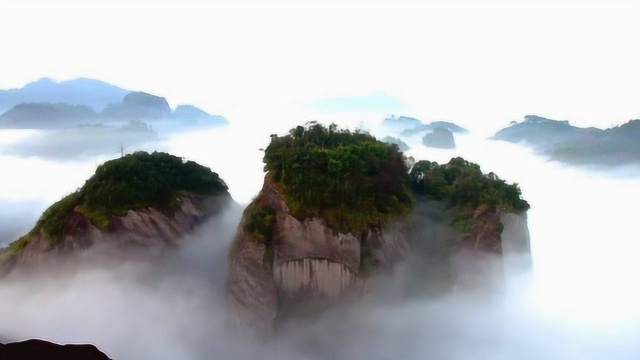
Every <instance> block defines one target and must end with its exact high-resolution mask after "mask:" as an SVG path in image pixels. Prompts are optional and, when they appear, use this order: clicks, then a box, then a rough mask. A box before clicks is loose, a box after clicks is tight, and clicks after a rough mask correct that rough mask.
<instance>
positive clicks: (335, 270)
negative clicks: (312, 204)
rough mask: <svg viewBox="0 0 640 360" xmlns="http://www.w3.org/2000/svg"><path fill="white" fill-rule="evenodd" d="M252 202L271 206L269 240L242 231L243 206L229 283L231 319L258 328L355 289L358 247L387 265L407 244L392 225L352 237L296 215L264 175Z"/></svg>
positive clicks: (260, 331)
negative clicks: (257, 238) (272, 219)
mask: <svg viewBox="0 0 640 360" xmlns="http://www.w3.org/2000/svg"><path fill="white" fill-rule="evenodd" d="M254 205H256V206H266V207H269V208H270V209H272V210H274V211H275V214H276V215H275V223H274V224H273V231H272V233H271V236H270V242H269V243H268V244H263V243H260V242H259V241H257V240H255V239H252V238H251V237H250V236H249V235H248V234H246V233H245V232H244V229H243V227H244V224H245V223H246V222H247V219H248V217H249V214H248V212H249V211H250V210H247V211H245V214H244V215H243V218H242V220H241V223H240V226H239V228H238V233H237V236H236V238H235V240H234V244H233V247H232V250H231V253H230V265H229V274H228V279H229V281H228V289H229V304H230V308H231V317H232V322H233V323H234V324H236V325H237V326H240V327H241V328H249V329H252V330H253V331H254V332H256V333H258V334H262V335H263V334H268V333H270V332H271V331H272V330H273V325H274V323H276V322H278V321H280V320H286V319H287V318H289V317H292V316H300V315H302V316H304V315H310V314H314V313H317V312H318V311H322V309H324V308H326V307H327V305H328V304H332V303H335V302H340V301H341V300H342V299H344V298H346V297H348V296H350V295H351V294H354V293H356V292H357V282H358V277H359V273H360V269H361V265H362V264H361V260H362V257H363V253H362V251H363V250H364V251H366V252H367V255H366V256H371V257H372V258H374V259H375V260H374V261H375V262H376V264H377V265H384V266H389V267H390V266H391V265H392V263H393V262H394V261H396V260H398V259H400V258H403V257H404V256H406V253H407V251H408V248H409V245H408V242H407V241H406V239H405V238H404V237H403V235H402V234H401V232H400V231H399V229H398V228H397V227H390V229H382V228H379V229H370V231H368V233H366V234H364V235H363V236H361V237H356V236H354V235H353V234H351V233H348V234H342V233H339V232H337V231H335V230H333V229H331V228H329V227H328V226H327V224H326V222H325V221H324V220H323V219H321V218H306V219H302V220H301V219H297V218H295V217H294V216H293V215H292V214H291V213H290V211H289V208H288V207H287V206H286V203H285V202H284V200H283V199H282V197H281V196H280V193H279V189H278V187H277V185H275V184H274V183H272V182H271V181H270V180H269V178H268V176H267V178H266V179H265V185H264V186H263V189H262V191H261V193H260V195H259V196H258V198H257V200H256V204H254ZM248 209H250V208H248Z"/></svg>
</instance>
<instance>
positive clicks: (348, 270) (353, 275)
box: [228, 125, 530, 335]
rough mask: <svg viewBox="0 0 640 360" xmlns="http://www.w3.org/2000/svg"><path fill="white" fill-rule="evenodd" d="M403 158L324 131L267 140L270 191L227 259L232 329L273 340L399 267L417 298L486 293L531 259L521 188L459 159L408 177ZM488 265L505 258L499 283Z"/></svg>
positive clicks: (421, 166)
mask: <svg viewBox="0 0 640 360" xmlns="http://www.w3.org/2000/svg"><path fill="white" fill-rule="evenodd" d="M381 144H382V145H381ZM397 152H398V150H397V147H395V146H390V145H386V144H383V143H380V142H377V141H376V140H375V139H374V138H372V137H370V136H368V135H366V134H358V133H356V134H350V133H349V132H348V131H342V132H341V131H336V130H335V128H332V127H330V128H329V129H324V128H322V127H321V126H320V125H312V126H309V127H307V128H302V127H298V128H296V129H293V130H292V131H291V133H290V135H288V136H285V137H283V138H280V137H277V136H274V137H272V142H271V144H270V145H269V147H268V148H267V149H266V150H265V163H266V166H265V170H268V173H267V174H266V176H265V181H264V185H263V188H262V190H261V192H260V194H259V195H258V197H257V198H256V199H255V200H254V201H253V202H252V203H251V204H250V205H249V206H248V207H247V209H246V210H245V212H244V214H243V217H242V220H241V223H240V226H239V227H238V232H237V234H236V237H235V239H234V242H233V245H232V249H231V251H230V255H229V256H230V264H229V272H228V290H229V305H230V308H231V311H230V313H231V316H232V319H233V322H234V323H235V326H236V327H238V328H240V329H247V328H248V329H251V330H252V331H253V332H255V333H257V334H260V335H265V334H269V333H271V332H272V331H273V330H274V328H275V327H277V326H278V325H279V324H280V323H284V322H286V321H288V320H290V319H292V318H300V317H308V316H314V315H317V314H318V313H320V312H322V311H324V310H325V309H327V308H329V307H331V306H334V305H336V304H339V303H343V302H345V301H349V300H352V299H358V298H361V297H362V296H364V295H366V294H368V293H369V292H371V291H372V289H374V288H375V287H376V286H379V285H380V284H379V282H378V280H379V279H380V277H379V275H380V274H389V273H390V272H391V271H392V270H394V269H395V268H396V267H397V265H400V264H404V265H406V264H407V263H409V262H411V263H412V265H411V267H412V269H411V274H407V276H409V277H411V276H414V277H415V281H412V283H411V286H410V288H411V291H417V289H419V288H420V289H424V291H427V292H430V291H435V290H434V289H437V288H440V289H445V290H444V291H447V290H446V289H449V290H451V289H453V288H454V287H464V288H467V289H468V288H473V287H478V288H491V286H492V285H493V283H495V278H496V277H500V276H501V275H504V273H503V271H515V270H513V268H514V267H511V264H506V263H503V262H502V261H501V259H502V257H503V255H505V254H521V255H523V257H524V258H528V257H529V256H530V254H529V233H528V229H527V221H526V210H527V209H528V207H529V205H528V204H527V203H526V201H524V200H522V199H521V197H520V190H519V189H518V187H517V186H516V185H508V184H506V183H505V182H504V181H503V180H500V179H499V178H498V177H497V176H495V174H488V175H485V174H482V172H481V171H480V168H479V166H478V165H475V164H472V163H469V162H467V161H465V160H463V159H461V158H456V159H452V160H451V162H449V163H448V164H445V165H438V164H436V163H431V162H426V161H421V162H418V163H416V164H414V165H413V166H412V170H411V172H410V173H408V169H407V168H406V167H405V165H404V162H403V159H402V156H400V157H398V153H397ZM349 154H356V156H355V157H353V158H351V157H349ZM290 159H300V160H298V162H296V161H290ZM342 163H348V164H349V166H346V167H343V166H341V165H342ZM376 165H377V166H378V167H377V168H376V167H375V166H376ZM383 167H384V169H383ZM323 174H324V175H323ZM407 192H410V195H409V199H407V198H406V197H405V195H407ZM489 258H491V259H492V261H493V260H495V259H498V261H493V263H497V264H498V268H499V269H498V274H496V273H495V272H494V273H493V274H487V273H486V272H484V268H483V264H484V262H485V260H486V259H489ZM461 259H463V260H461ZM461 261H462V262H463V263H464V264H463V265H464V266H462V267H458V266H456V262H461ZM524 262H525V263H526V261H524ZM515 265H519V264H515ZM380 286H383V285H380ZM490 291H491V290H490ZM400 296H402V295H400Z"/></svg>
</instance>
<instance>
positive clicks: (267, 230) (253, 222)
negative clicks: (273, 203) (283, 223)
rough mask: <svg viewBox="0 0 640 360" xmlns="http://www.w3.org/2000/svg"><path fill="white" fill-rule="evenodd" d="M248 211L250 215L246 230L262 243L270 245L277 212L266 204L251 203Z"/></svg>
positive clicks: (245, 226)
mask: <svg viewBox="0 0 640 360" xmlns="http://www.w3.org/2000/svg"><path fill="white" fill-rule="evenodd" d="M254 204H258V203H257V202H256V203H254ZM247 213H248V214H249V216H248V218H247V222H246V223H245V224H244V230H245V232H246V233H247V235H248V236H249V237H250V238H252V239H255V240H257V241H258V242H260V243H262V244H266V245H270V244H271V235H272V233H273V225H274V224H275V221H276V212H275V211H274V210H273V209H271V208H269V207H267V206H264V205H250V207H249V208H248V209H247Z"/></svg>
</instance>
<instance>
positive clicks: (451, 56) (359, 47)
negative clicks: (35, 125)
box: [0, 0, 640, 129]
mask: <svg viewBox="0 0 640 360" xmlns="http://www.w3.org/2000/svg"><path fill="white" fill-rule="evenodd" d="M260 4H266V5H260ZM295 4H297V5H295ZM300 4H304V5H300ZM345 4H346V5H345ZM425 4H426V5H425ZM474 4H476V5H474ZM638 4H640V2H636V1H630V0H629V1H624V0H619V1H604V0H603V1H595V0H594V1H570V0H565V1H473V2H471V1H431V2H429V1H423V2H419V1H411V0H405V1H391V0H389V1H373V2H371V1H358V0H351V1H337V0H336V1H314V2H293V1H279V2H273V1H266V2H256V1H236V2H231V1H226V2H224V1H223V2H220V1H218V2H215V1H198V0H190V1H177V0H176V1H169V0H166V1H145V0H138V1H123V0H119V1H93V2H88V1H77V0H76V1H37V0H29V1H22V0H21V1H18V0H0V33H1V34H2V37H0V45H1V46H2V52H1V54H2V55H0V71H1V72H0V74H1V75H0V88H3V89H6V88H14V87H21V86H23V85H25V84H26V83H28V82H31V81H34V80H36V79H38V78H40V77H44V76H46V77H51V78H54V79H56V80H69V79H73V78H76V77H90V78H97V79H100V80H103V81H107V82H110V83H113V84H115V85H118V86H121V87H124V88H127V89H132V90H143V91H147V92H150V93H154V94H157V95H160V96H164V97H166V98H167V100H168V101H169V103H170V104H171V105H172V106H176V105H178V104H180V103H191V104H194V105H197V106H199V107H202V108H203V109H205V110H207V111H209V112H211V113H217V114H222V115H225V116H227V117H228V118H229V120H230V121H231V122H234V121H236V122H247V121H255V122H260V121H267V120H265V119H268V121H278V119H279V118H280V117H286V116H284V115H283V114H288V116H289V117H295V116H296V115H295V114H305V115H304V116H321V115H310V114H308V113H306V112H305V109H304V105H303V104H306V103H309V102H313V101H317V100H320V99H322V98H327V97H330V98H335V97H357V96H369V95H372V94H380V93H383V94H387V95H388V96H390V97H394V98H396V99H397V100H398V101H399V102H401V103H402V104H405V105H406V106H407V108H408V109H409V110H408V111H407V113H406V114H397V115H409V116H414V117H418V118H420V119H423V120H425V121H429V120H435V119H443V120H451V121H455V122H458V123H460V124H462V125H464V126H467V127H471V128H472V129H473V128H480V127H485V126H487V127H492V128H493V127H500V126H506V125H507V124H508V122H509V121H510V120H517V119H520V118H522V116H523V115H526V114H538V115H542V116H546V117H550V118H555V119H567V120H570V121H571V122H572V123H573V124H576V125H580V126H590V125H597V126H601V127H608V126H611V125H616V124H621V123H623V122H626V121H627V120H630V119H632V118H640V86H638V85H639V84H640V66H639V65H638V55H639V52H640V51H639V50H638V49H639V48H640V47H639V46H638V35H639V34H640V33H639V31H638V28H637V20H638V19H639V18H640V5H638ZM300 116H302V117H304V116H303V115H300ZM307 120H309V119H307V118H304V119H300V122H305V121H307Z"/></svg>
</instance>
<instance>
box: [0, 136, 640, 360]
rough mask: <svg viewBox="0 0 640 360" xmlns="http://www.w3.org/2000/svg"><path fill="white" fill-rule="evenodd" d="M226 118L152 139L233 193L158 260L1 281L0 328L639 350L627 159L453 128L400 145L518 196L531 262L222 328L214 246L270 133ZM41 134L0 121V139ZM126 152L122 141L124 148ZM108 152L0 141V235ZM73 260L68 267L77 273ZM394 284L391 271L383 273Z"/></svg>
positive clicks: (417, 353) (227, 351)
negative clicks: (255, 331)
mask: <svg viewBox="0 0 640 360" xmlns="http://www.w3.org/2000/svg"><path fill="white" fill-rule="evenodd" d="M264 128H265V129H264V131H252V129H248V128H246V127H242V126H233V125H231V126H229V127H226V128H221V129H214V130H211V131H199V132H197V133H192V134H181V135H178V136H175V137H171V138H169V139H168V140H166V141H163V142H159V143H157V149H158V150H163V151H168V152H171V153H173V154H175V155H179V156H184V157H186V158H189V159H191V160H195V161H198V162H200V163H202V164H204V165H206V166H209V167H211V168H212V170H214V171H216V172H218V173H219V174H220V176H221V177H222V178H223V179H224V180H225V181H226V182H227V184H228V185H229V187H230V192H231V194H232V196H233V197H234V199H235V200H236V201H237V202H238V203H239V204H240V205H239V206H237V207H234V208H232V209H230V210H229V211H227V212H226V213H225V214H224V216H223V217H221V218H218V219H215V220H212V221H210V222H209V223H207V224H205V225H204V226H203V227H202V228H201V229H199V231H198V232H197V233H196V234H194V236H193V238H191V239H189V240H188V241H187V242H186V243H185V245H184V246H183V247H182V248H181V249H180V250H179V251H176V252H175V253H170V254H167V255H166V256H164V257H162V258H161V259H160V260H158V261H147V260H144V261H142V260H141V261H134V260H129V261H126V262H123V263H118V264H114V263H100V262H98V264H99V265H92V266H88V265H86V263H88V262H92V263H94V262H93V261H89V260H87V261H80V263H79V264H69V265H68V266H65V268H64V269H60V270H58V271H55V272H54V271H52V272H48V274H46V275H42V276H39V277H37V278H28V279H26V278H20V277H11V278H9V279H5V280H0V340H5V341H6V340H20V339H24V338H31V337H37V338H43V339H49V340H52V341H56V342H75V343H78V342H81V343H93V344H96V345H97V346H98V347H100V348H101V349H102V350H103V351H105V352H107V353H108V355H109V356H110V357H112V358H114V359H212V358H215V359H251V358H260V359H276V358H278V359H288V358H295V359H318V358H323V359H328V358H331V359H425V358H433V359H441V358H446V359H470V358H471V359H603V358H615V359H637V358H638V357H640V343H638V341H637V340H638V339H640V289H639V288H638V286H637V285H636V284H637V279H636V278H637V275H638V274H640V261H638V260H637V256H638V254H639V253H640V243H639V242H638V241H637V239H638V216H637V214H638V210H637V206H638V204H640V186H638V179H639V178H640V170H639V169H633V168H626V169H618V170H607V171H599V170H585V169H580V168H573V167H567V166H564V165H561V164H558V163H556V162H547V161H546V159H544V158H542V157H538V156H536V155H534V154H532V153H531V152H530V151H529V150H527V149H525V148H523V147H520V146H518V145H513V144H508V143H501V142H494V141H489V140H484V139H481V138H477V137H474V136H473V135H469V136H457V138H456V140H457V142H458V149H457V150H435V149H428V148H425V147H422V146H421V145H420V144H419V140H417V139H414V140H416V141H413V142H410V144H409V145H411V146H412V149H411V150H409V151H408V152H407V153H408V154H409V155H412V156H414V157H415V158H416V159H430V160H436V161H438V162H446V161H448V160H449V159H450V158H451V157H452V156H457V155H462V156H463V157H465V158H466V159H467V160H470V161H473V162H477V163H479V164H481V166H482V169H483V171H484V172H489V171H493V172H495V173H496V174H498V175H499V176H500V177H501V178H503V179H506V180H507V181H508V182H517V183H519V184H520V187H521V189H522V192H523V195H524V197H525V198H526V199H527V200H528V201H529V203H530V204H531V210H530V211H529V228H530V231H531V242H532V253H533V271H532V274H513V275H511V274H507V284H508V286H506V287H505V289H504V291H502V292H501V293H500V294H497V296H495V297H492V298H491V299H482V298H477V297H473V296H465V295H464V294H456V295H455V296H451V297H447V298H439V299H430V298H422V299H410V300H405V301H398V300H396V301H391V302H383V301H375V298H373V299H369V300H368V301H365V303H364V304H363V305H361V306H358V307H356V308H348V309H336V310H335V311H332V312H330V313H328V314H326V315H325V316H323V317H322V318H320V319H317V320H313V321H305V322H300V323H298V324H292V325H290V327H289V328H287V329H285V330H284V331H283V332H282V333H281V334H280V335H279V336H277V337H276V338H275V339H274V340H272V341H268V342H263V341H254V340H252V339H251V338H249V337H248V336H246V337H245V336H242V334H237V333H234V332H233V331H231V330H230V329H229V327H228V324H227V319H226V316H227V310H226V307H225V304H226V303H225V301H226V298H225V296H226V295H225V288H224V283H225V273H226V256H227V250H228V247H229V244H230V241H231V238H232V236H233V234H234V232H235V230H236V227H237V224H238V221H239V219H240V215H241V211H242V208H243V207H244V205H246V204H247V203H248V202H249V201H251V199H252V197H253V196H255V195H256V194H257V192H258V191H259V189H260V186H261V184H262V180H263V179H262V176H263V174H262V166H263V164H262V162H261V158H262V153H261V151H260V148H263V147H265V146H266V145H267V144H268V141H269V133H270V132H279V133H285V132H286V128H285V129H272V130H271V131H267V130H266V126H265V127H264ZM32 136H39V135H38V134H37V132H32V131H0V148H2V149H7V148H9V147H11V146H13V145H15V144H16V143H17V142H24V141H28V139H29V138H30V137H32ZM133 150H134V149H128V151H133ZM117 156H119V150H118V147H117V146H116V147H115V148H114V149H113V153H112V154H105V155H102V156H95V157H86V158H84V157H83V158H78V157H73V158H70V159H68V160H60V161H59V160H55V161H54V160H51V159H44V158H42V157H33V156H32V157H23V156H18V155H10V154H9V155H8V154H7V153H6V152H4V151H3V152H0V167H1V168H2V169H3V171H2V174H3V175H2V176H1V177H0V212H1V216H0V244H3V245H4V244H7V243H9V242H10V241H12V240H15V239H16V238H17V237H18V236H19V235H21V234H24V233H25V232H27V231H28V230H29V229H30V228H31V227H32V226H33V225H34V223H35V221H36V220H37V218H38V216H39V215H40V213H41V212H42V211H43V210H44V209H45V208H46V207H48V206H49V205H50V204H51V203H53V202H54V201H55V200H57V199H59V198H60V197H62V196H63V195H65V194H67V193H69V192H71V191H73V190H75V189H76V188H78V187H80V186H82V184H83V183H84V180H86V179H87V178H88V177H89V176H90V175H91V174H92V173H93V171H94V169H95V167H96V165H97V164H100V163H101V162H103V161H105V160H106V159H109V158H114V157H117ZM79 269H81V270H79ZM391 281H392V280H391Z"/></svg>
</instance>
